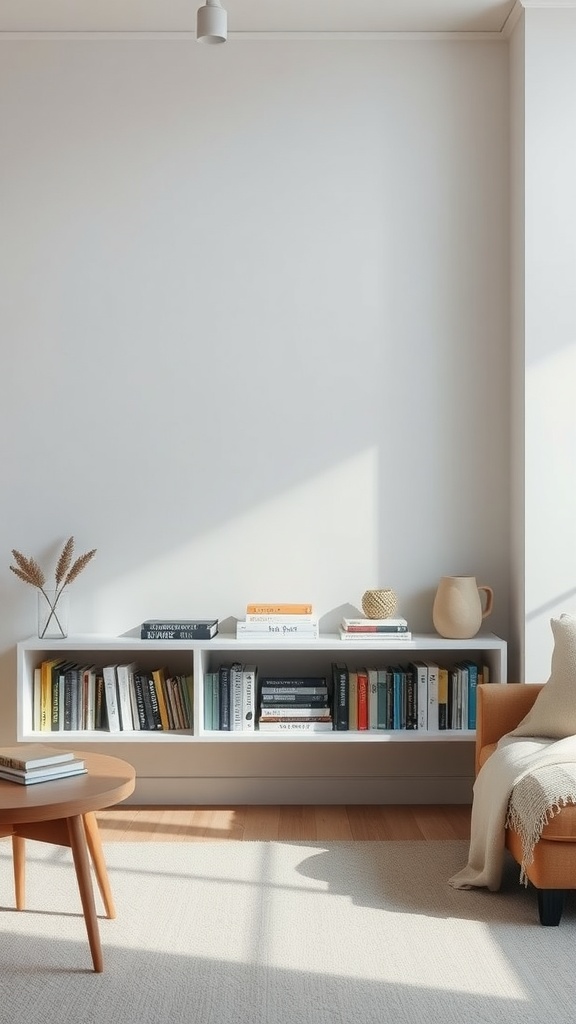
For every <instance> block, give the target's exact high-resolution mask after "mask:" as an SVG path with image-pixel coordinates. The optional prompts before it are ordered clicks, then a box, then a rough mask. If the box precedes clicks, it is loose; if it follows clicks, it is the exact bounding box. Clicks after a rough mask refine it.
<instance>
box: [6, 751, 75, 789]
mask: <svg viewBox="0 0 576 1024" xmlns="http://www.w3.org/2000/svg"><path fill="white" fill-rule="evenodd" d="M74 775H86V766H85V764H84V761H82V760H81V759H80V758H78V757H76V756H75V754H74V753H73V752H72V751H70V750H54V749H53V748H52V747H49V746H47V745H43V744H40V743H38V744H24V745H21V746H17V747H0V779H5V780H7V781H9V782H17V783H19V785H21V786H30V785H33V784H34V783H36V782H53V781H54V780H56V779H69V778H71V777H72V776H74Z"/></svg>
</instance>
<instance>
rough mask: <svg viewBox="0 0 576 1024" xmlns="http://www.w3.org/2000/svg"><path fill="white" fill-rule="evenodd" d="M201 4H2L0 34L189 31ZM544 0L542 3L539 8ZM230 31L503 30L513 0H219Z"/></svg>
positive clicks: (9, 0)
mask: <svg viewBox="0 0 576 1024" xmlns="http://www.w3.org/2000/svg"><path fill="white" fill-rule="evenodd" d="M203 2H204V0H0V32H16V33H20V32H154V33H156V32H193V31H194V30H195V23H196V10H197V8H198V7H199V6H200V4H201V3H203ZM547 2H550V0H540V4H541V5H542V6H545V5H546V3H547ZM221 3H222V6H223V7H225V8H226V9H227V11H228V32H229V35H230V36H232V37H233V36H234V34H235V33H244V32H246V33H251V34H252V33H257V32H265V33H276V32H303V33H306V32H330V33H331V32H346V33H349V32H360V33H367V32H392V33H395V32H401V33H404V32H418V33H420V32H424V33H429V32H443V33H444V32H490V33H494V32H495V33H498V32H501V31H502V30H503V28H504V26H505V23H506V19H507V18H508V16H509V15H510V13H511V11H512V10H513V8H514V6H515V2H514V0H221Z"/></svg>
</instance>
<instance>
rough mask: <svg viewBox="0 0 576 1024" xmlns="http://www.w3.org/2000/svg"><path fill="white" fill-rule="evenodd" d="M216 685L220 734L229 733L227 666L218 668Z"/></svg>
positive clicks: (228, 670) (228, 680) (228, 671)
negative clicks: (217, 684)
mask: <svg viewBox="0 0 576 1024" xmlns="http://www.w3.org/2000/svg"><path fill="white" fill-rule="evenodd" d="M218 683H219V694H220V716H219V717H220V730H221V731H222V732H230V730H231V728H232V725H231V717H230V668H229V666H228V665H221V666H220V670H219V674H218Z"/></svg>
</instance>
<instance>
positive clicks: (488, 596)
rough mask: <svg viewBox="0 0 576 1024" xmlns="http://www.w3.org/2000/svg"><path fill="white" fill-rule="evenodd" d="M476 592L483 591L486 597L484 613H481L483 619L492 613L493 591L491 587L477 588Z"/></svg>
mask: <svg viewBox="0 0 576 1024" xmlns="http://www.w3.org/2000/svg"><path fill="white" fill-rule="evenodd" d="M478 590H480V591H484V594H485V595H486V601H485V604H484V611H483V612H482V618H483V619H485V618H486V617H487V616H488V615H490V612H491V611H492V605H493V604H494V591H493V590H492V587H478Z"/></svg>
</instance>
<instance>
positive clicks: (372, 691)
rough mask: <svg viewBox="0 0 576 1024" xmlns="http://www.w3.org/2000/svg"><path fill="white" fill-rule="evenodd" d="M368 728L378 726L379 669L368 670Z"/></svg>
mask: <svg viewBox="0 0 576 1024" xmlns="http://www.w3.org/2000/svg"><path fill="white" fill-rule="evenodd" d="M367 671H368V728H369V729H377V728H378V669H375V668H369V669H368V670H367Z"/></svg>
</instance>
